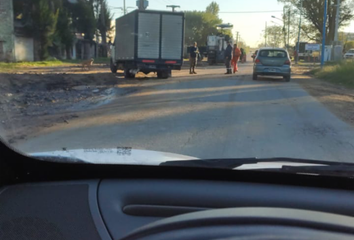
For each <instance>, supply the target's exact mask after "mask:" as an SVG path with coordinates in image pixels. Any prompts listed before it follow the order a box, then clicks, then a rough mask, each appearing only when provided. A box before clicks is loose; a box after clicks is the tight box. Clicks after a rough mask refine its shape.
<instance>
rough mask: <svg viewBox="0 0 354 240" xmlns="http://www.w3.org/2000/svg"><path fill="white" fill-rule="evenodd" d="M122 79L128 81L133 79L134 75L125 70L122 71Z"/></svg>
mask: <svg viewBox="0 0 354 240" xmlns="http://www.w3.org/2000/svg"><path fill="white" fill-rule="evenodd" d="M124 77H125V78H128V79H131V78H135V74H134V73H130V69H125V70H124Z"/></svg>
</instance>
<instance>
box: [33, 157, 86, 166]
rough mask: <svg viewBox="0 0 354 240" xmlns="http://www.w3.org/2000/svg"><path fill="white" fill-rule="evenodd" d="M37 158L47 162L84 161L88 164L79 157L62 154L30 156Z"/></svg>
mask: <svg viewBox="0 0 354 240" xmlns="http://www.w3.org/2000/svg"><path fill="white" fill-rule="evenodd" d="M31 157H34V158H36V159H38V160H42V161H48V162H59V163H84V164H89V162H86V161H84V160H82V159H80V158H76V157H64V156H31Z"/></svg>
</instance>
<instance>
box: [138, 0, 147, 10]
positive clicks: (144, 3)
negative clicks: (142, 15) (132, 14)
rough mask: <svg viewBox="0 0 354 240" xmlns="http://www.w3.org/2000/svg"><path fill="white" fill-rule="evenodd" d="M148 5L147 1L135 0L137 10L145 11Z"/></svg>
mask: <svg viewBox="0 0 354 240" xmlns="http://www.w3.org/2000/svg"><path fill="white" fill-rule="evenodd" d="M148 5H149V1H147V0H137V1H136V6H137V7H138V9H139V10H145V9H146V8H147V7H148Z"/></svg>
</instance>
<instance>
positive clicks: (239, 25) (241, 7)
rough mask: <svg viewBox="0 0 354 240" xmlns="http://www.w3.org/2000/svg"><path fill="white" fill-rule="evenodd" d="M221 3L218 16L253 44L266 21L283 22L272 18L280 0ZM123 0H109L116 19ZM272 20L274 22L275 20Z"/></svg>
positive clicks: (188, 2)
mask: <svg viewBox="0 0 354 240" xmlns="http://www.w3.org/2000/svg"><path fill="white" fill-rule="evenodd" d="M214 1H216V2H217V3H218V4H219V6H220V14H219V17H220V18H221V19H222V20H223V22H224V23H231V24H233V26H234V27H233V30H232V31H233V33H234V35H236V32H239V34H240V36H241V39H242V40H244V41H245V42H246V44H247V45H249V46H251V47H257V46H258V44H259V43H261V42H263V41H264V40H263V38H262V34H263V33H262V31H264V29H265V25H266V22H267V25H268V26H271V25H275V24H276V23H273V22H279V23H280V24H282V23H281V21H279V20H276V19H273V18H272V15H274V16H275V17H277V18H282V13H283V4H281V3H278V1H277V0H214ZM123 2H124V0H108V4H109V6H110V7H111V10H112V12H113V13H114V14H115V18H117V17H119V16H122V10H120V9H114V8H115V7H116V8H117V7H123ZM125 2H126V7H132V8H130V9H128V11H132V10H134V8H136V0H125ZM211 2H212V0H149V7H148V9H150V10H167V11H171V8H167V7H166V5H179V6H180V7H181V8H180V9H178V10H179V11H193V10H197V11H204V10H205V8H206V7H207V6H208V5H209V4H210V3H211ZM250 11H251V12H252V11H253V12H257V11H267V12H261V13H260V12H257V13H238V12H250ZM272 21H273V22H272ZM343 30H344V31H350V32H354V22H352V23H351V25H350V26H348V27H346V28H345V29H343Z"/></svg>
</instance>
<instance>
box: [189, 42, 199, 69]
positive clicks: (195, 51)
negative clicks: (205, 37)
mask: <svg viewBox="0 0 354 240" xmlns="http://www.w3.org/2000/svg"><path fill="white" fill-rule="evenodd" d="M197 54H199V50H198V44H197V43H196V42H195V43H194V46H192V47H191V48H190V51H189V63H190V66H189V74H197V73H196V72H195V70H194V69H195V64H196V61H197Z"/></svg>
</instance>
